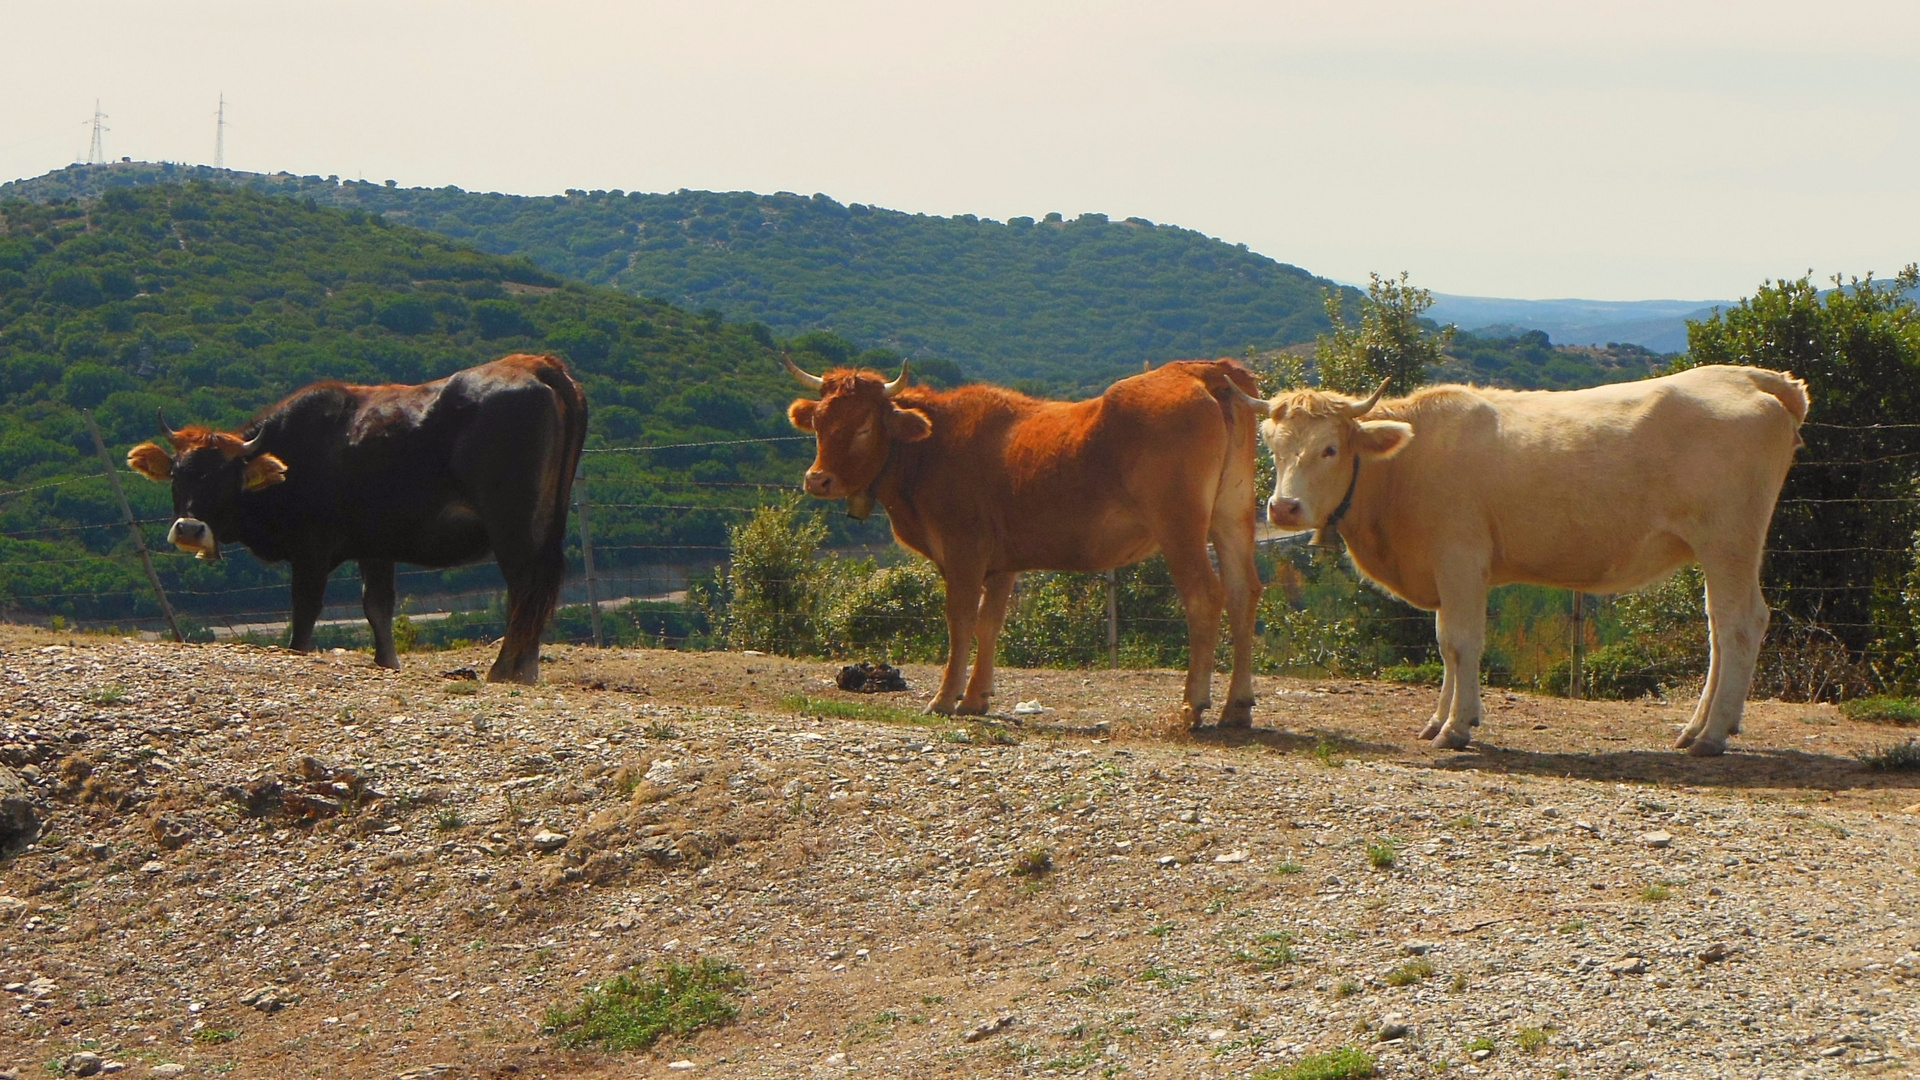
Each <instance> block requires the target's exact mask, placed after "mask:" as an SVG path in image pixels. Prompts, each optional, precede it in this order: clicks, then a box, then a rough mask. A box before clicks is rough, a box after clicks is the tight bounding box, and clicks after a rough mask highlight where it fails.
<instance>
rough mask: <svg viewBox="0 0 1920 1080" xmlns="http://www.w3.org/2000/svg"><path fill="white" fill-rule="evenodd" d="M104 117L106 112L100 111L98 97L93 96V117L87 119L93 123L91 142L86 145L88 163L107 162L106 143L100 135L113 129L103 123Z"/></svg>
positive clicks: (100, 163) (103, 163)
mask: <svg viewBox="0 0 1920 1080" xmlns="http://www.w3.org/2000/svg"><path fill="white" fill-rule="evenodd" d="M106 119H107V114H106V113H103V112H101V111H100V99H99V98H94V99H93V119H92V120H91V121H89V122H90V123H92V124H93V142H92V144H91V145H89V146H88V147H87V164H89V165H105V164H106V163H107V148H106V143H105V141H104V140H103V139H101V137H100V136H101V135H103V134H105V133H106V132H109V131H112V130H113V129H112V128H110V127H108V126H107V125H106V124H105V123H104V121H105V120H106Z"/></svg>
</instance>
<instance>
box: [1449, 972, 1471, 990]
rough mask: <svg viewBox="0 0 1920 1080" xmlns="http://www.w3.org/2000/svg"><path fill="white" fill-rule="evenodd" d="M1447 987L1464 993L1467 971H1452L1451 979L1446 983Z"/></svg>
mask: <svg viewBox="0 0 1920 1080" xmlns="http://www.w3.org/2000/svg"><path fill="white" fill-rule="evenodd" d="M1447 989H1449V990H1452V991H1453V992H1454V993H1456V994H1459V993H1464V992H1465V991H1466V989H1467V973H1466V972H1464V971H1456V972H1454V973H1453V980H1452V981H1451V982H1449V983H1447Z"/></svg>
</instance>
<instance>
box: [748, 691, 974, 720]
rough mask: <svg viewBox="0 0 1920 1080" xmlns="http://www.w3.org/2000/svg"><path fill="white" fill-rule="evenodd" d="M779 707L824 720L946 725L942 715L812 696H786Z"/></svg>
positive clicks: (865, 702) (864, 702)
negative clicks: (929, 714)
mask: <svg viewBox="0 0 1920 1080" xmlns="http://www.w3.org/2000/svg"><path fill="white" fill-rule="evenodd" d="M780 704H781V706H782V707H783V708H787V709H791V710H792V711H794V712H796V713H799V714H800V715H802V716H817V717H820V718H821V719H824V720H870V721H873V722H874V723H880V724H910V725H913V726H915V727H929V726H940V725H945V724H947V723H949V721H948V720H947V718H946V717H944V716H928V715H926V714H925V713H921V712H917V711H914V710H912V709H899V708H895V707H894V706H892V705H876V704H874V703H872V702H867V701H841V700H838V699H837V698H821V697H814V696H813V695H811V694H788V695H787V696H786V697H783V698H781V699H780Z"/></svg>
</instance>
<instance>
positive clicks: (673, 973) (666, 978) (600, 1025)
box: [545, 957, 746, 1052]
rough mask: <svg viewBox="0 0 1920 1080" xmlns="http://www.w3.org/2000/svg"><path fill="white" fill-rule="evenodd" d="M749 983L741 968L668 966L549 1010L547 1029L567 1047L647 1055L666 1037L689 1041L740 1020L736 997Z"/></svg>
mask: <svg viewBox="0 0 1920 1080" xmlns="http://www.w3.org/2000/svg"><path fill="white" fill-rule="evenodd" d="M745 981H746V977H745V976H744V975H743V974H742V973H741V972H740V969H739V968H736V967H734V966H733V965H731V964H724V963H721V962H720V961H718V960H713V959H710V958H707V957H701V958H700V959H699V960H696V961H695V962H694V963H693V964H691V965H684V964H675V963H671V962H669V963H667V964H664V965H662V966H661V967H660V968H659V969H658V970H657V971H654V972H652V973H650V974H649V973H645V972H641V971H640V970H638V969H635V970H634V971H632V972H629V973H627V974H624V975H616V976H614V977H613V978H611V979H608V980H607V981H606V982H603V983H601V984H599V985H598V986H593V987H589V988H588V989H587V990H586V992H585V993H584V994H583V995H582V997H581V1000H580V1004H578V1005H576V1006H574V1007H573V1008H571V1009H562V1008H559V1007H558V1006H555V1007H553V1008H550V1009H548V1010H547V1016H546V1021H545V1027H546V1028H547V1029H549V1030H551V1031H552V1032H553V1033H554V1034H555V1036H556V1037H557V1038H558V1039H559V1042H560V1045H562V1046H568V1047H580V1046H598V1047H600V1048H601V1049H603V1050H607V1051H609V1052H619V1051H622V1050H645V1049H646V1048H648V1047H650V1046H652V1045H653V1044H654V1042H655V1041H656V1040H657V1039H659V1038H660V1036H662V1035H666V1034H674V1035H687V1034H690V1033H692V1032H695V1031H699V1030H700V1029H702V1028H708V1027H716V1026H718V1025H720V1024H724V1023H726V1022H728V1021H730V1020H732V1019H733V1018H734V1017H735V1016H737V1015H739V1012H740V1008H739V1006H738V1005H736V1004H735V1003H734V997H735V995H736V993H737V992H738V991H739V989H740V987H741V985H742V984H743V983H745Z"/></svg>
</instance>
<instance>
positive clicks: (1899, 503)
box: [1675, 265, 1920, 684]
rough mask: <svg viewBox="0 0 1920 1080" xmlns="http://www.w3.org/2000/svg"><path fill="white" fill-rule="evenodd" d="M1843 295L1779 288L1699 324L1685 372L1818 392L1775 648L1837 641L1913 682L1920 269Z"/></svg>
mask: <svg viewBox="0 0 1920 1080" xmlns="http://www.w3.org/2000/svg"><path fill="white" fill-rule="evenodd" d="M1833 285H1834V287H1833V288H1832V289H1831V290H1828V291H1826V292H1824V293H1823V292H1822V291H1821V290H1820V289H1818V288H1816V287H1815V286H1814V285H1813V283H1812V281H1811V280H1810V278H1809V277H1802V278H1800V279H1799V280H1797V281H1779V282H1773V281H1769V282H1766V283H1765V284H1763V285H1762V286H1761V287H1760V290H1759V291H1758V292H1756V293H1755V294H1754V295H1753V296H1751V297H1749V298H1748V299H1746V300H1742V301H1741V302H1740V304H1739V305H1738V306H1737V307H1734V308H1732V309H1730V310H1728V311H1725V312H1715V313H1714V315H1713V317H1712V318H1709V319H1706V320H1704V321H1701V322H1692V323H1689V324H1688V326H1687V343H1688V346H1689V354H1688V356H1687V357H1685V358H1684V359H1683V360H1681V361H1679V362H1678V363H1676V365H1675V366H1676V367H1689V366H1693V365H1699V364H1751V365H1754V366H1757V367H1765V368H1773V369H1776V370H1781V371H1791V372H1793V373H1794V374H1795V375H1798V376H1799V377H1800V378H1802V379H1805V380H1806V381H1807V390H1808V396H1809V398H1810V399H1811V408H1810V410H1809V414H1808V422H1807V424H1806V426H1805V428H1803V429H1802V432H1801V435H1802V438H1804V439H1805V440H1806V443H1807V448H1806V449H1805V450H1803V451H1801V453H1800V459H1799V461H1798V462H1797V463H1796V464H1795V465H1794V467H1793V470H1792V471H1791V472H1789V473H1788V474H1787V482H1786V487H1785V489H1784V490H1783V491H1782V492H1781V497H1780V505H1779V508H1778V509H1777V510H1776V511H1775V512H1774V517H1773V528H1772V532H1771V534H1770V535H1769V537H1768V540H1767V546H1768V560H1767V568H1766V575H1765V576H1766V584H1767V586H1768V589H1767V592H1768V599H1769V602H1770V603H1771V604H1772V606H1773V608H1774V610H1775V612H1776V617H1775V619H1774V627H1773V631H1772V636H1773V637H1774V638H1775V640H1776V642H1779V641H1780V640H1782V639H1783V637H1784V636H1786V635H1791V634H1793V633H1795V632H1800V633H1802V634H1804V633H1806V632H1807V631H1808V630H1813V631H1816V632H1818V633H1820V634H1821V635H1822V636H1825V635H1831V638H1837V639H1838V640H1839V641H1840V642H1842V643H1844V644H1845V645H1846V647H1847V650H1848V652H1849V653H1850V654H1851V655H1852V657H1853V659H1854V660H1856V661H1860V662H1864V663H1866V664H1867V665H1868V666H1869V667H1870V668H1871V669H1872V670H1873V671H1874V672H1875V676H1876V677H1875V680H1874V681H1877V682H1881V683H1883V684H1885V683H1889V682H1900V681H1904V680H1910V679H1911V678H1912V674H1911V672H1912V665H1913V660H1914V658H1913V656H1912V655H1911V651H1912V649H1911V644H1907V645H1905V646H1902V645H1901V644H1900V643H1899V642H1900V640H1901V637H1902V635H1903V634H1904V635H1905V637H1906V638H1907V639H1910V638H1911V637H1912V631H1911V627H1910V625H1908V623H1909V620H1910V619H1911V615H1910V614H1909V613H1907V611H1906V609H1905V607H1904V605H1903V604H1902V601H1901V595H1900V594H1901V587H1902V585H1903V584H1904V583H1905V579H1906V578H1907V577H1908V576H1909V575H1910V574H1912V573H1913V554H1912V551H1913V544H1914V530H1915V526H1916V525H1920V505H1917V504H1916V500H1915V495H1916V483H1917V482H1920V428H1916V427H1915V424H1916V421H1920V306H1916V305H1915V303H1914V300H1913V298H1912V296H1911V295H1909V294H1910V293H1911V292H1912V290H1913V289H1914V288H1915V287H1916V286H1920V267H1916V266H1911V265H1910V266H1908V267H1907V268H1906V269H1904V270H1902V271H1901V272H1900V273H1899V275H1898V276H1896V277H1895V278H1894V279H1893V280H1892V281H1891V282H1875V281H1874V280H1873V276H1872V275H1871V274H1869V275H1867V277H1866V279H1865V280H1861V279H1858V278H1855V279H1852V280H1850V281H1847V282H1842V280H1841V279H1840V278H1839V277H1838V276H1836V277H1835V278H1834V279H1833ZM1780 616H1785V618H1784V619H1783V618H1781V617H1780ZM1900 670H1905V671H1906V672H1908V674H1907V675H1905V676H1901V675H1899V674H1897V672H1898V671H1900Z"/></svg>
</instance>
